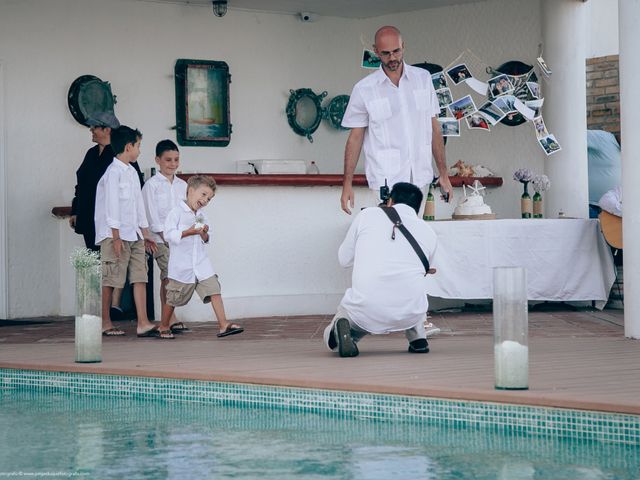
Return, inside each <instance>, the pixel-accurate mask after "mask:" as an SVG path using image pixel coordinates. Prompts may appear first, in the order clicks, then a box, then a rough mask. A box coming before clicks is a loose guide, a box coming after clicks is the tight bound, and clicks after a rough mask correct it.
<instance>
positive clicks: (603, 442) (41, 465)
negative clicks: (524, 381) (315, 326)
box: [0, 370, 640, 479]
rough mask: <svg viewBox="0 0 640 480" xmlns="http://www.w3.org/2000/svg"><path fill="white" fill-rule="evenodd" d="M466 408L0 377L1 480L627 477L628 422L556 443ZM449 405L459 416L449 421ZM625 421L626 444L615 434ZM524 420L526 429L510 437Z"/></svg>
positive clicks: (197, 385)
mask: <svg viewBox="0 0 640 480" xmlns="http://www.w3.org/2000/svg"><path fill="white" fill-rule="evenodd" d="M103 377H104V378H103ZM305 395H306V397H305ZM354 395H355V396H354ZM180 397H182V398H180ZM305 401H306V402H307V403H304V402H305ZM350 402H351V403H350ZM433 402H435V403H433ZM438 402H443V403H438ZM447 402H448V403H447ZM473 403H474V402H451V401H444V400H438V399H423V398H411V397H396V396H390V395H374V394H353V393H350V392H324V391H313V390H307V391H305V390H304V389H289V388H278V387H263V386H255V385H235V384H217V383H216V382H194V381H174V380H166V379H154V378H138V377H117V376H99V375H87V374H69V373H60V372H37V371H19V370H0V405H1V407H0V440H1V443H0V445H2V446H3V447H2V448H0V474H6V473H7V472H23V473H34V472H40V473H44V472H54V473H55V472H58V473H61V474H62V473H64V474H65V475H71V474H75V475H78V476H80V475H82V476H84V477H86V478H132V479H135V478H176V479H177V478H180V479H183V478H248V479H250V478H266V479H272V478H273V479H275V478H278V479H286V478H310V479H315V478H318V479H343V478H344V479H351V478H353V479H359V478H367V479H368V478H373V479H377V478H380V479H393V478H433V479H454V478H455V479H465V478H470V479H471V478H473V479H485V478H486V479H489V478H491V479H495V478H503V479H534V478H535V479H538V478H541V479H542V478H543V479H556V478H557V479H584V478H587V479H600V478H602V479H605V478H606V479H635V478H638V472H640V442H639V441H638V439H639V438H640V436H638V437H633V435H634V434H635V433H637V432H636V430H635V429H636V428H637V427H638V419H637V418H636V417H634V416H628V415H613V416H608V415H607V414H595V413H594V414H592V415H594V416H593V417H586V416H575V417H570V416H569V417H567V418H566V419H565V420H566V421H567V424H568V425H572V424H573V425H574V426H575V425H577V424H579V421H578V420H579V419H580V418H582V419H583V420H585V421H584V422H583V423H584V428H587V427H589V425H588V423H589V422H587V421H586V419H587V418H591V421H592V422H591V423H593V425H591V434H593V433H594V432H599V433H598V435H604V434H605V433H607V431H608V430H611V431H610V432H609V433H610V434H611V436H610V437H603V438H600V439H585V438H582V439H575V438H573V439H572V438H564V437H566V435H564V434H563V433H562V432H563V430H562V429H561V428H560V420H559V418H560V417H558V415H559V413H561V412H558V411H557V410H559V409H542V410H545V411H547V413H549V415H551V417H550V418H552V419H553V421H554V422H555V424H556V425H555V426H556V427H557V428H556V433H557V434H556V435H550V434H545V435H542V434H541V433H540V432H539V431H537V430H536V429H535V428H534V427H537V426H540V425H539V424H540V423H542V420H541V419H540V418H537V419H536V417H533V416H531V415H532V414H533V413H535V409H534V410H531V411H527V410H526V409H523V408H522V407H514V406H508V407H512V408H516V410H515V411H514V412H518V413H517V414H515V413H514V415H515V416H514V417H513V418H512V419H510V420H505V419H504V418H501V416H500V415H502V416H503V417H504V416H505V415H507V410H499V409H497V410H495V411H493V413H495V414H496V416H495V418H493V420H494V421H493V423H491V422H487V423H486V424H484V425H483V424H482V423H481V422H482V418H481V416H482V414H480V413H479V412H480V410H478V409H477V408H476V406H474V405H472V404H473ZM475 403H479V402H475ZM466 404H469V405H466ZM485 405H488V406H489V407H495V408H499V407H503V406H500V405H490V404H485ZM356 406H360V407H361V408H360V409H357V408H355V407H356ZM471 407H473V408H471ZM430 408H431V410H429V409H430ZM474 408H475V409H474ZM526 408H533V407H526ZM434 409H435V410H434ZM444 409H448V410H444ZM449 410H450V411H452V412H455V411H458V412H459V414H458V415H453V416H452V417H448V416H447V415H446V412H447V411H449ZM429 411H431V412H432V413H434V412H435V414H434V416H433V417H432V418H427V417H426V416H425V413H427V412H429ZM375 412H378V414H377V415H376V414H374V413H375ZM438 412H439V413H438ZM472 412H475V417H476V422H475V423H474V422H473V421H472V418H471V417H470V416H469V415H470V414H471V413H472ZM405 413H406V415H405ZM566 413H567V414H569V413H576V414H578V413H579V414H581V415H587V414H590V412H574V411H566ZM601 415H604V416H601ZM490 416H491V415H488V416H487V418H486V420H490V418H489V417H490ZM518 416H519V417H520V426H519V427H518V425H516V424H517V423H518V422H517V421H515V419H516V418H517V417H518ZM436 417H437V418H438V419H439V420H437V419H436ZM456 418H457V419H458V420H456ZM503 420H504V422H503V423H505V424H506V423H508V422H510V421H512V420H513V421H512V423H513V425H512V426H511V428H509V427H508V425H502V424H501V422H502V421H503ZM549 421H550V420H549ZM616 422H618V423H616ZM620 422H622V423H620ZM625 422H626V427H624V428H626V433H625V435H626V437H625V436H624V435H623V436H622V437H617V436H616V435H617V433H619V430H620V429H621V428H622V427H621V425H622V424H623V423H625ZM634 422H635V423H634ZM527 423H528V424H530V425H531V428H529V429H528V430H527V429H524V428H521V427H522V425H523V424H527ZM534 424H535V425H534ZM514 425H515V427H514ZM567 428H568V427H567ZM581 428H582V427H581ZM574 430H577V429H576V428H574ZM614 438H618V440H614ZM621 438H624V439H625V440H624V441H619V440H620V439H621ZM634 439H635V441H634Z"/></svg>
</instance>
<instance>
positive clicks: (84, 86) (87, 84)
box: [67, 75, 116, 126]
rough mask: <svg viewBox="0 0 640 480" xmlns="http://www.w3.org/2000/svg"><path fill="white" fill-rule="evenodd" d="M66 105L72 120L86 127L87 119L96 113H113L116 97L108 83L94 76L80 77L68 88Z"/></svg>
mask: <svg viewBox="0 0 640 480" xmlns="http://www.w3.org/2000/svg"><path fill="white" fill-rule="evenodd" d="M67 104H68V105H69V111H70V112H71V115H72V116H73V118H74V119H75V120H76V121H77V122H78V123H80V124H81V125H85V126H86V122H87V119H88V118H90V117H92V116H93V115H94V114H96V113H98V112H111V113H113V107H114V105H115V104H116V96H115V95H114V94H113V93H112V92H111V85H110V84H109V82H105V81H103V80H100V79H99V78H98V77H96V76H94V75H82V76H81V77H78V78H76V79H75V80H74V81H73V83H72V84H71V86H70V87H69V92H68V93H67Z"/></svg>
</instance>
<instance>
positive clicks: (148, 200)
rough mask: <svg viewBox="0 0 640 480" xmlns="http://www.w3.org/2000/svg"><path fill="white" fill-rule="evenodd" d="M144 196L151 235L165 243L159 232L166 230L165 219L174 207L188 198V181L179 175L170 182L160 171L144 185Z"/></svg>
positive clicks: (157, 240) (159, 241)
mask: <svg viewBox="0 0 640 480" xmlns="http://www.w3.org/2000/svg"><path fill="white" fill-rule="evenodd" d="M142 198H144V205H145V207H146V210H147V219H148V220H149V230H150V232H151V237H152V238H153V240H154V241H155V242H156V243H164V242H163V241H162V238H161V237H160V235H158V233H161V232H163V231H164V221H165V220H166V219H167V215H169V212H170V211H171V210H172V209H173V207H175V206H177V205H178V203H179V202H180V201H184V200H185V199H186V198H187V182H185V181H184V180H182V179H181V178H178V177H177V176H174V177H173V182H170V181H169V179H168V178H167V177H165V176H164V175H163V174H162V173H160V172H158V173H156V174H155V175H154V176H153V177H151V178H150V179H149V180H148V181H147V182H146V183H145V184H144V187H142Z"/></svg>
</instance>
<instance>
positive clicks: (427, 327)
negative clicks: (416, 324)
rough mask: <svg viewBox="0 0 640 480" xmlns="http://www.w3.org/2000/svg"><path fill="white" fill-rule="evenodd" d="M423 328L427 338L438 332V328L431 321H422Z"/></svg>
mask: <svg viewBox="0 0 640 480" xmlns="http://www.w3.org/2000/svg"><path fill="white" fill-rule="evenodd" d="M424 329H425V331H426V333H427V338H429V337H433V336H434V335H437V334H439V333H440V329H439V328H438V327H436V326H435V325H434V324H433V323H431V322H424Z"/></svg>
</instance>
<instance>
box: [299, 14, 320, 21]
mask: <svg viewBox="0 0 640 480" xmlns="http://www.w3.org/2000/svg"><path fill="white" fill-rule="evenodd" d="M298 15H300V21H301V22H305V23H307V22H315V21H316V20H317V19H318V14H317V13H312V12H300V13H299V14H298Z"/></svg>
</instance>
